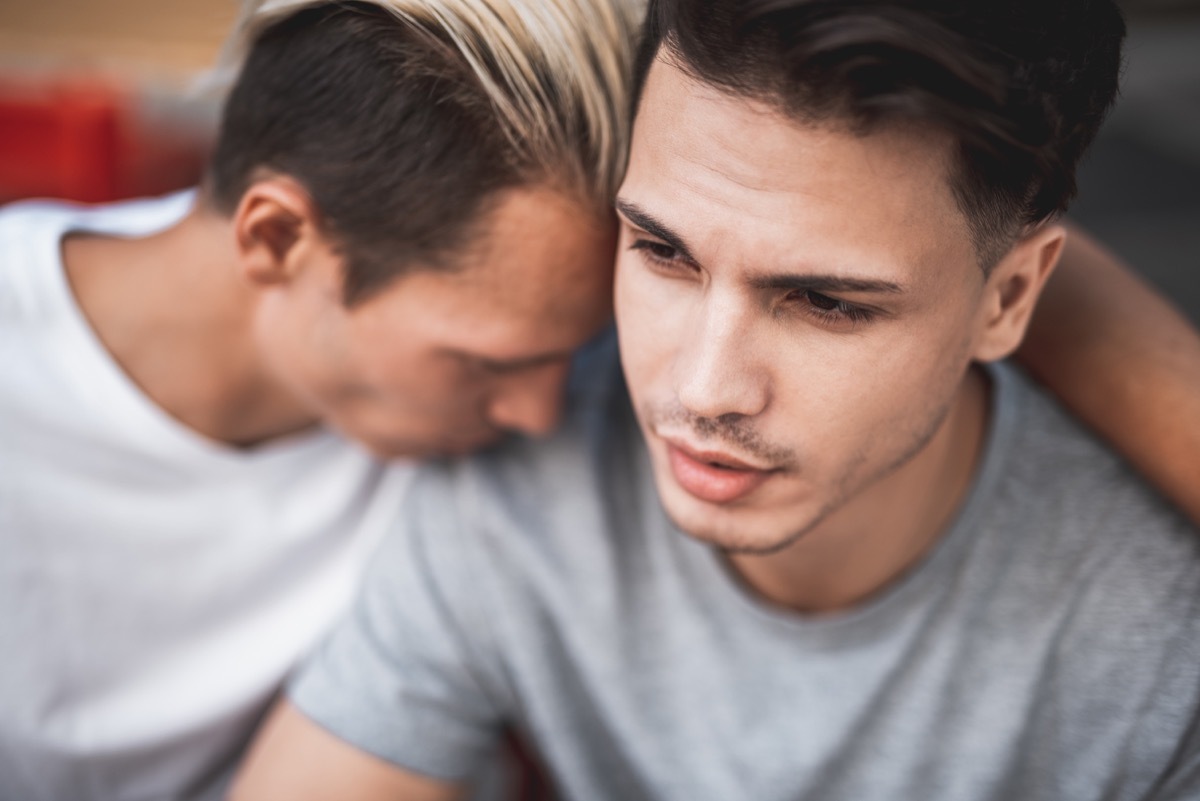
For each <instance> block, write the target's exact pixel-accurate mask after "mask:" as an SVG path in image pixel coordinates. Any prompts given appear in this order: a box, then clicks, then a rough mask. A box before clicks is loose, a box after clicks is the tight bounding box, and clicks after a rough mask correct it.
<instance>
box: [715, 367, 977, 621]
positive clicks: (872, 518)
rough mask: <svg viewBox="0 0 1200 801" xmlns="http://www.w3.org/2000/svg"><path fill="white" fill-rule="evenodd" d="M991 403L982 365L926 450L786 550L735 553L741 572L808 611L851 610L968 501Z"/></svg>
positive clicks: (755, 586)
mask: <svg viewBox="0 0 1200 801" xmlns="http://www.w3.org/2000/svg"><path fill="white" fill-rule="evenodd" d="M988 407H989V387H988V381H987V378H986V376H984V375H983V373H982V371H981V370H979V369H977V368H973V369H972V370H970V371H969V372H968V374H967V377H966V379H965V380H964V381H963V384H962V387H961V389H960V390H959V392H958V395H957V396H956V398H955V400H954V402H953V403H952V405H951V407H950V409H949V411H948V412H947V414H946V417H945V419H944V420H943V421H942V424H941V425H940V427H939V428H938V431H937V432H936V433H935V434H934V435H933V437H932V438H931V439H930V440H929V442H928V443H927V445H926V446H925V447H924V448H923V449H922V451H921V452H920V453H919V454H918V455H917V456H915V457H914V458H913V459H912V460H910V461H909V462H908V463H906V464H905V465H904V466H903V467H901V468H900V469H898V470H897V471H895V472H894V473H892V474H891V475H889V476H887V477H886V478H883V479H881V480H880V481H878V482H876V483H875V484H873V485H872V486H870V487H868V488H867V489H866V490H865V491H864V492H863V493H862V494H861V495H859V496H858V497H857V498H855V499H854V500H853V501H852V502H850V503H849V504H847V505H846V506H845V507H843V508H841V509H839V510H838V511H836V512H835V513H833V514H832V515H830V517H829V518H827V519H826V520H824V521H822V522H821V524H820V525H819V526H817V527H816V528H815V529H813V530H812V531H809V532H807V533H806V534H805V535H804V536H802V537H801V538H800V539H798V540H797V541H796V542H795V543H793V544H792V545H789V546H788V547H787V548H786V549H784V550H782V551H780V552H778V553H775V554H770V555H766V556H761V555H750V554H734V555H732V556H730V562H731V564H732V566H733V568H734V570H735V571H736V572H737V573H738V574H739V575H740V576H741V578H742V579H743V580H744V581H745V582H746V583H747V584H748V585H749V586H750V588H751V589H752V590H754V591H755V592H756V593H758V594H759V595H761V596H763V597H764V598H765V599H766V600H768V601H769V602H771V603H773V604H777V605H779V606H783V607H786V608H790V609H794V610H796V611H799V612H804V613H808V614H814V613H829V612H835V611H839V610H844V609H847V608H849V607H852V606H854V605H856V604H859V603H861V602H863V601H865V600H867V599H868V598H870V597H871V596H873V595H875V594H876V593H878V592H879V591H881V590H883V589H884V588H886V587H887V586H889V585H890V584H891V583H892V582H893V581H895V580H896V579H897V578H899V577H900V576H901V575H903V574H904V573H905V572H907V571H908V570H909V569H910V568H912V567H913V566H914V565H915V564H916V563H917V562H919V561H920V559H921V558H922V557H923V556H924V555H925V554H926V553H928V551H929V550H930V548H932V547H933V546H934V544H936V543H937V541H938V540H939V539H940V538H941V537H942V536H943V535H944V534H945V533H946V531H947V529H948V528H949V526H950V525H951V523H952V521H953V520H954V518H955V516H956V513H957V512H958V510H959V508H960V507H961V505H962V504H963V502H964V501H965V499H966V496H967V493H968V491H969V490H970V487H971V485H972V483H973V479H974V474H975V469H976V466H977V463H978V461H979V459H980V458H981V456H982V453H983V448H984V438H985V432H986V429H987V420H988V416H989V411H988Z"/></svg>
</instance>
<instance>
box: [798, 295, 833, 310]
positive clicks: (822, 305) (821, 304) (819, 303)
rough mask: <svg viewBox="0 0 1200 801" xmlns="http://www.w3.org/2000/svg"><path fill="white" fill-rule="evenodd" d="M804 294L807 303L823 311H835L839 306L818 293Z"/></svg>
mask: <svg viewBox="0 0 1200 801" xmlns="http://www.w3.org/2000/svg"><path fill="white" fill-rule="evenodd" d="M805 294H806V295H807V296H808V302H809V303H811V304H812V305H814V306H816V307H817V308H818V309H821V310H823V311H835V310H836V309H837V308H838V306H839V305H840V304H839V302H838V301H836V300H834V299H833V298H831V297H829V296H828V295H822V294H821V293H820V292H812V291H811V290H810V291H809V292H806V293H805Z"/></svg>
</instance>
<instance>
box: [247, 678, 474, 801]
mask: <svg viewBox="0 0 1200 801" xmlns="http://www.w3.org/2000/svg"><path fill="white" fill-rule="evenodd" d="M460 796H461V788H459V787H458V786H456V785H454V784H449V783H446V782H442V781H438V780H436V779H430V778H427V777H425V776H420V775H418V774H416V773H412V772H410V771H406V770H403V769H402V768H399V767H397V766H395V765H392V764H391V763H389V762H385V761H384V760H382V759H379V758H378V757H375V756H372V755H370V754H368V753H366V752H364V751H360V750H359V749H357V748H355V747H354V746H352V745H350V744H348V743H346V742H344V741H342V740H339V739H338V738H337V737H335V736H334V735H332V734H330V733H329V732H327V731H325V730H324V729H322V728H321V727H320V726H318V725H317V724H315V723H313V722H312V721H311V720H309V719H308V718H307V717H305V716H304V715H303V714H302V713H301V712H300V711H299V710H297V709H296V708H295V707H294V706H292V705H291V704H290V703H288V702H287V701H283V702H281V703H280V704H279V706H278V707H276V709H275V710H274V712H272V713H271V716H270V717H269V718H268V719H267V722H266V724H265V725H264V726H263V728H262V730H261V731H260V732H259V734H258V738H257V740H256V741H255V744H254V746H253V747H252V748H251V749H250V752H249V754H248V756H247V757H246V761H245V762H244V763H243V764H242V767H241V770H240V772H239V773H238V776H237V779H236V780H235V781H234V784H233V789H232V791H231V792H230V795H229V799H230V801H275V800H276V799H282V798H286V799H288V801H344V800H345V799H355V801H453V799H457V798H459V797H460Z"/></svg>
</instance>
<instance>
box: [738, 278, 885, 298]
mask: <svg viewBox="0 0 1200 801" xmlns="http://www.w3.org/2000/svg"><path fill="white" fill-rule="evenodd" d="M749 283H750V285H751V286H752V287H754V288H755V289H764V290H775V291H791V290H800V291H807V292H821V293H824V292H864V293H877V294H890V295H895V294H898V293H901V292H903V291H904V287H902V286H900V285H899V284H896V283H893V282H891V281H882V280H879V279H875V278H855V277H853V276H841V275H762V276H754V277H753V278H751V279H750V282H749Z"/></svg>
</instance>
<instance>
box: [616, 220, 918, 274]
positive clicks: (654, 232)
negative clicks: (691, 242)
mask: <svg viewBox="0 0 1200 801" xmlns="http://www.w3.org/2000/svg"><path fill="white" fill-rule="evenodd" d="M613 205H614V206H615V207H616V209H617V211H618V212H620V213H621V216H622V217H624V218H625V219H627V220H628V221H629V222H631V223H633V224H634V225H636V226H637V227H638V228H641V229H642V230H643V231H645V232H646V233H648V234H650V235H651V236H654V237H657V238H659V239H661V240H662V241H664V242H666V243H667V244H668V245H670V246H671V247H673V248H675V250H676V251H678V253H679V255H680V256H682V257H683V258H684V259H686V260H687V261H691V262H694V261H696V259H695V257H694V256H692V254H691V251H690V250H688V246H687V245H686V244H684V242H683V239H682V238H680V236H679V235H678V234H676V233H675V232H674V231H672V230H671V229H670V228H668V227H667V226H666V225H665V224H664V223H663V222H661V221H660V220H658V219H657V218H655V217H654V215H652V214H649V213H648V212H646V211H645V210H643V209H642V208H641V207H639V206H638V205H637V204H636V203H630V202H629V201H628V200H622V199H621V198H617V199H616V200H615V201H614V202H613ZM750 285H751V286H752V287H754V288H755V289H760V290H776V291H790V290H800V291H810V292H861V293H876V294H893V295H894V294H898V293H901V292H903V291H904V287H902V286H900V285H899V284H897V283H894V282H892V281H884V280H880V279H875V278H857V277H854V276H840V275H800V274H779V275H764V276H755V277H753V278H751V279H750Z"/></svg>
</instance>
